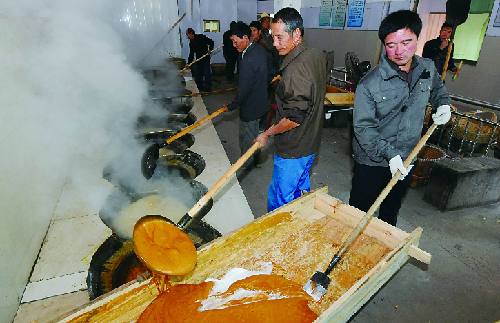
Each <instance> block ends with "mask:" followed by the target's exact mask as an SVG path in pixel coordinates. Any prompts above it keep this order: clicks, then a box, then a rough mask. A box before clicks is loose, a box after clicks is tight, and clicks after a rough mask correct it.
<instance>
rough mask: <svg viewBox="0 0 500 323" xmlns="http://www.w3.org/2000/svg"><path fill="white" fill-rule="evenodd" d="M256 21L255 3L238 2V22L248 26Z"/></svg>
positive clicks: (245, 0)
mask: <svg viewBox="0 0 500 323" xmlns="http://www.w3.org/2000/svg"><path fill="white" fill-rule="evenodd" d="M256 19H257V1H255V0H238V20H241V21H243V22H245V23H246V24H250V22H252V21H254V20H256Z"/></svg>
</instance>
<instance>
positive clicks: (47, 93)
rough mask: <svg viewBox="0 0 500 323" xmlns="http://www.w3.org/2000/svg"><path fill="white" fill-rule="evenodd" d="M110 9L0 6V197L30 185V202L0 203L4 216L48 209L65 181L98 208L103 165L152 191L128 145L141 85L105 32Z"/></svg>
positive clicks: (117, 41) (142, 95)
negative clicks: (27, 209)
mask: <svg viewBox="0 0 500 323" xmlns="http://www.w3.org/2000/svg"><path fill="white" fill-rule="evenodd" d="M112 6H113V1H111V2H102V1H97V0H96V1H76V0H74V1H67V0H59V1H41V2H35V1H26V0H24V1H17V2H16V4H15V5H14V4H12V5H11V6H10V7H9V6H8V5H7V4H4V5H0V26H1V29H2V36H3V37H2V38H3V39H2V42H1V44H0V46H1V47H2V50H1V51H0V53H1V54H0V55H1V56H2V57H1V59H0V66H1V67H0V68H1V70H2V73H0V86H1V88H2V90H1V92H0V106H1V107H2V109H1V110H0V128H1V129H2V132H3V133H4V135H3V136H2V137H1V138H0V143H1V145H2V148H3V149H4V153H5V155H4V156H3V158H1V161H0V170H1V171H2V173H4V174H6V173H7V172H9V173H14V174H16V176H15V177H14V176H11V177H10V178H7V179H4V180H3V181H0V183H1V184H2V187H1V189H2V191H7V190H8V191H10V192H13V193H12V195H13V196H14V195H15V193H16V192H17V193H16V194H17V195H22V192H23V189H24V188H25V186H26V185H31V186H32V188H34V191H36V192H37V193H38V194H35V196H22V197H19V198H18V199H14V200H2V208H3V209H4V210H5V209H6V208H7V209H16V208H18V205H16V203H17V204H19V203H24V204H28V205H31V207H33V208H37V207H41V206H42V205H43V204H44V203H47V204H50V203H51V201H50V200H53V198H54V194H55V192H54V191H55V190H58V189H60V183H61V182H63V181H64V180H68V179H70V180H71V181H72V182H73V183H76V184H77V185H75V186H77V187H78V189H79V190H80V192H81V195H82V196H83V197H85V198H86V199H87V203H88V204H89V205H91V206H93V207H95V208H96V209H98V208H100V206H101V205H102V203H103V201H104V200H105V198H106V196H107V190H106V188H105V187H104V186H102V185H100V184H96V183H99V181H96V180H95V179H96V178H100V177H101V175H102V170H103V168H104V167H106V166H108V165H109V164H110V163H112V164H113V165H114V171H115V173H116V174H117V176H119V177H120V178H121V179H123V180H126V181H128V183H130V185H131V186H138V187H141V186H143V185H151V184H148V183H146V182H145V179H144V178H143V177H142V175H141V170H140V159H141V155H142V153H143V151H144V148H145V146H144V145H141V144H139V143H138V142H136V140H134V137H135V135H136V132H135V123H136V120H137V117H138V116H139V114H140V113H141V112H142V111H143V110H144V109H145V106H146V105H145V102H147V93H148V84H147V82H146V81H145V80H144V78H143V77H142V75H141V74H140V73H138V72H137V71H135V70H134V68H133V67H132V65H131V62H130V61H129V59H131V58H130V55H127V53H126V51H125V48H124V45H123V41H122V39H121V38H120V36H119V35H118V34H117V33H116V32H115V31H114V30H113V28H112V26H111V24H110V20H111V19H110V18H109V17H108V15H109V13H110V12H112V10H113V8H112ZM2 7H3V9H2ZM147 50H149V49H148V48H145V49H144V51H147ZM132 56H133V55H132ZM135 56H136V57H138V56H139V55H135ZM162 63H163V64H165V61H163V62H162ZM172 69H174V68H173V67H172ZM171 84H176V83H171ZM176 90H179V88H178V87H176ZM151 111H156V113H157V112H158V110H157V109H156V110H155V109H151ZM5 138H9V140H10V139H12V138H15V142H9V143H6V142H5V140H6V139H5ZM2 141H3V142H2ZM33 174H37V176H33ZM31 178H36V179H37V180H36V182H33V181H31ZM162 185H168V181H163V182H162ZM49 192H50V193H49ZM181 195H182V194H181Z"/></svg>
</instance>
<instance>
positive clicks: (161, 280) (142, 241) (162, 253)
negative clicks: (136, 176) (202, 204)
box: [133, 215, 196, 293]
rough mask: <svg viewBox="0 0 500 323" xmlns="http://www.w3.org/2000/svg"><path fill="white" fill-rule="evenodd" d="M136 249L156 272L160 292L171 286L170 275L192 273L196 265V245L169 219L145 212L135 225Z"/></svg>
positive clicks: (155, 277) (134, 238)
mask: <svg viewBox="0 0 500 323" xmlns="http://www.w3.org/2000/svg"><path fill="white" fill-rule="evenodd" d="M133 242H134V252H135V254H136V255H137V257H138V258H139V259H140V260H141V261H142V263H144V265H146V267H147V268H148V269H149V270H150V271H152V272H153V279H154V282H155V284H156V285H157V287H158V290H159V292H160V293H161V292H164V291H165V290H166V289H167V288H168V283H167V281H168V276H182V275H186V274H188V273H190V272H191V271H192V270H193V269H194V267H195V265H196V247H195V246H194V244H193V241H191V239H190V238H189V236H188V235H187V234H186V233H185V232H183V231H181V230H180V229H179V228H178V227H176V226H175V224H173V223H171V222H170V220H168V219H166V218H164V217H162V216H159V215H146V216H144V217H142V218H141V219H140V220H139V221H137V223H136V224H135V226H134V234H133Z"/></svg>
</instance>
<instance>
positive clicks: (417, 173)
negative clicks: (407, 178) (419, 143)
mask: <svg viewBox="0 0 500 323" xmlns="http://www.w3.org/2000/svg"><path fill="white" fill-rule="evenodd" d="M444 158H446V153H445V152H444V150H443V149H441V148H439V147H437V146H434V145H430V144H426V145H425V146H424V147H423V148H422V150H421V151H420V152H419V153H418V155H417V162H416V163H415V170H414V171H413V174H412V179H411V182H410V186H411V187H416V186H419V185H423V184H427V182H428V181H429V177H430V174H431V170H432V166H433V165H434V163H435V162H437V161H439V160H442V159H444Z"/></svg>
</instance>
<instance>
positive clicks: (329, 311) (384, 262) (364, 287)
mask: <svg viewBox="0 0 500 323" xmlns="http://www.w3.org/2000/svg"><path fill="white" fill-rule="evenodd" d="M284 212H289V213H288V214H289V215H291V217H290V216H289V217H288V219H287V220H286V221H287V222H286V223H284V222H283V219H282V218H283V217H282V216H281V215H282V214H286V213H284ZM363 214H364V213H363V212H362V211H360V210H358V209H355V208H353V207H351V206H349V205H346V204H344V203H342V202H341V201H340V200H338V199H336V198H334V197H332V196H330V195H328V194H327V188H326V187H324V188H321V189H319V190H316V191H314V192H311V193H309V194H307V195H305V196H303V197H301V198H299V199H297V200H295V201H292V202H290V203H289V204H287V205H285V206H283V207H281V208H280V209H278V210H275V211H274V212H271V213H268V214H266V215H265V216H262V217H260V218H258V219H257V220H255V221H253V222H251V223H249V224H247V225H245V226H244V227H242V228H240V229H238V230H236V231H235V232H233V233H231V234H229V235H226V236H223V237H221V238H219V239H217V240H215V241H213V242H212V243H210V244H209V245H207V246H205V247H203V248H202V249H201V250H199V251H198V264H197V267H196V268H195V270H194V271H193V273H191V274H190V275H189V276H188V277H173V278H172V280H173V282H174V283H198V282H202V281H204V280H205V279H206V278H208V277H215V278H219V277H220V276H222V275H223V274H224V273H225V272H226V271H227V270H228V269H229V268H232V267H245V266H249V265H250V264H253V263H255V260H251V261H250V262H248V261H249V258H251V257H252V256H251V255H253V254H255V253H256V252H257V251H256V249H254V248H261V249H262V250H264V249H265V248H266V247H268V246H261V245H262V243H261V242H262V241H261V242H255V241H257V240H258V238H262V236H265V237H274V236H275V235H274V231H273V234H268V235H267V236H266V235H264V234H261V233H262V232H266V230H277V228H278V227H280V228H281V230H282V231H283V230H288V228H292V229H293V227H295V228H299V227H300V228H304V226H305V225H304V224H305V223H306V224H307V223H312V224H314V223H319V222H317V221H322V222H321V223H322V224H323V223H327V225H328V223H334V224H335V225H339V224H340V225H342V226H345V230H344V232H347V233H348V232H350V230H351V229H352V228H353V227H354V226H355V225H356V223H357V222H358V221H359V219H360V218H361V217H362V215H363ZM279 219H281V220H279ZM280 221H281V222H280ZM325 221H326V222H325ZM294 224H296V225H295V226H294ZM337 232H339V231H337ZM421 234H422V229H421V228H416V229H415V230H414V231H413V232H411V233H407V232H405V231H403V230H401V229H398V228H396V227H393V226H391V225H389V224H387V223H385V222H383V221H381V220H379V219H377V218H374V219H373V220H372V221H371V222H370V223H369V225H368V226H367V228H366V229H365V231H364V232H363V234H362V236H365V239H371V240H373V241H375V240H376V241H377V243H380V244H383V246H384V248H385V247H387V248H385V249H386V250H388V251H387V252H386V253H385V254H383V255H382V256H381V258H380V259H378V261H377V262H376V263H374V265H373V266H372V267H370V268H368V269H367V272H366V274H364V275H363V276H362V277H361V278H359V279H357V280H356V281H354V283H353V284H352V286H350V288H348V289H347V290H346V291H345V292H344V293H343V294H342V295H340V297H338V298H337V299H336V300H335V301H333V303H328V304H326V307H325V309H324V310H322V311H321V312H320V313H319V317H318V319H317V320H316V322H345V321H347V320H348V319H349V318H350V317H351V316H353V315H354V314H355V313H356V312H357V311H358V310H359V309H360V308H361V307H362V306H363V304H365V303H366V302H367V301H368V300H369V299H370V297H371V296H372V295H373V294H375V293H376V292H377V291H378V290H379V289H380V288H381V287H382V286H383V285H384V284H385V283H386V282H387V281H388V280H389V279H390V278H391V277H392V276H393V275H394V274H395V273H396V272H397V271H398V270H399V269H400V268H401V267H402V266H403V265H404V264H405V263H406V261H408V259H409V258H410V257H413V258H415V259H417V260H419V261H422V262H424V263H427V264H429V263H430V260H431V255H430V254H428V253H427V252H425V251H423V250H421V249H419V248H418V243H419V239H420V235H421ZM322 238H325V237H322ZM269 239H271V240H269V245H270V246H272V245H274V243H273V241H272V238H269ZM328 239H330V237H328ZM334 239H337V240H338V241H342V240H343V239H345V236H344V237H339V236H337V237H335V238H334ZM252 243H259V245H255V246H254V245H252ZM296 244H297V245H299V246H300V245H301V242H300V241H299V242H298V243H296ZM239 245H241V246H247V247H248V246H250V248H247V249H244V250H235V249H238V248H235V246H239ZM332 245H338V243H337V244H335V243H332ZM274 247H276V246H274ZM287 247H288V246H287ZM290 248H292V246H290ZM327 249H328V248H327ZM332 249H334V248H332ZM247 250H249V251H247ZM245 252H246V253H245ZM328 252H330V251H329V250H328ZM334 252H335V250H332V251H331V253H330V254H333V253H334ZM349 252H350V251H348V252H347V253H346V257H347V254H348V253H349ZM267 254H269V253H267ZM238 255H240V256H239V257H240V258H241V263H234V259H235V258H234V257H237V256H238ZM288 256H289V255H288ZM230 257H233V259H231V260H228V258H230ZM298 257H300V256H297V261H298V259H299V258H298ZM301 258H303V257H301ZM330 258H331V256H329V257H326V256H325V257H324V259H317V260H318V263H315V264H314V265H311V266H310V267H309V268H304V272H301V273H299V274H300V279H298V280H300V281H297V283H300V284H303V283H304V282H305V281H307V280H308V279H309V278H310V277H311V275H312V274H313V273H314V271H316V270H318V269H321V268H323V269H324V268H326V265H327V264H328V262H329V261H330ZM238 259H239V258H238ZM245 261H247V262H245ZM292 261H293V259H292ZM273 265H276V268H279V265H280V264H275V263H274V262H273ZM318 266H319V268H318ZM306 267H307V266H306ZM249 269H251V268H249ZM273 272H274V267H273ZM333 274H334V273H332V275H333ZM157 295H158V291H157V289H156V287H155V285H154V283H152V282H151V279H147V280H143V281H135V282H131V283H129V284H126V285H124V286H122V287H120V288H117V289H115V290H113V291H112V292H110V293H108V294H106V295H103V296H101V297H99V298H97V299H95V300H94V301H92V302H90V303H88V304H86V305H84V306H82V307H80V308H78V309H76V310H74V311H72V312H70V313H68V314H66V315H64V316H63V317H62V318H60V319H59V320H58V322H130V321H135V320H137V318H138V317H139V316H140V314H141V313H142V312H143V311H144V309H145V308H146V307H147V306H148V305H149V304H150V303H151V302H152V301H153V299H154V298H155V297H156V296H157Z"/></svg>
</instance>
